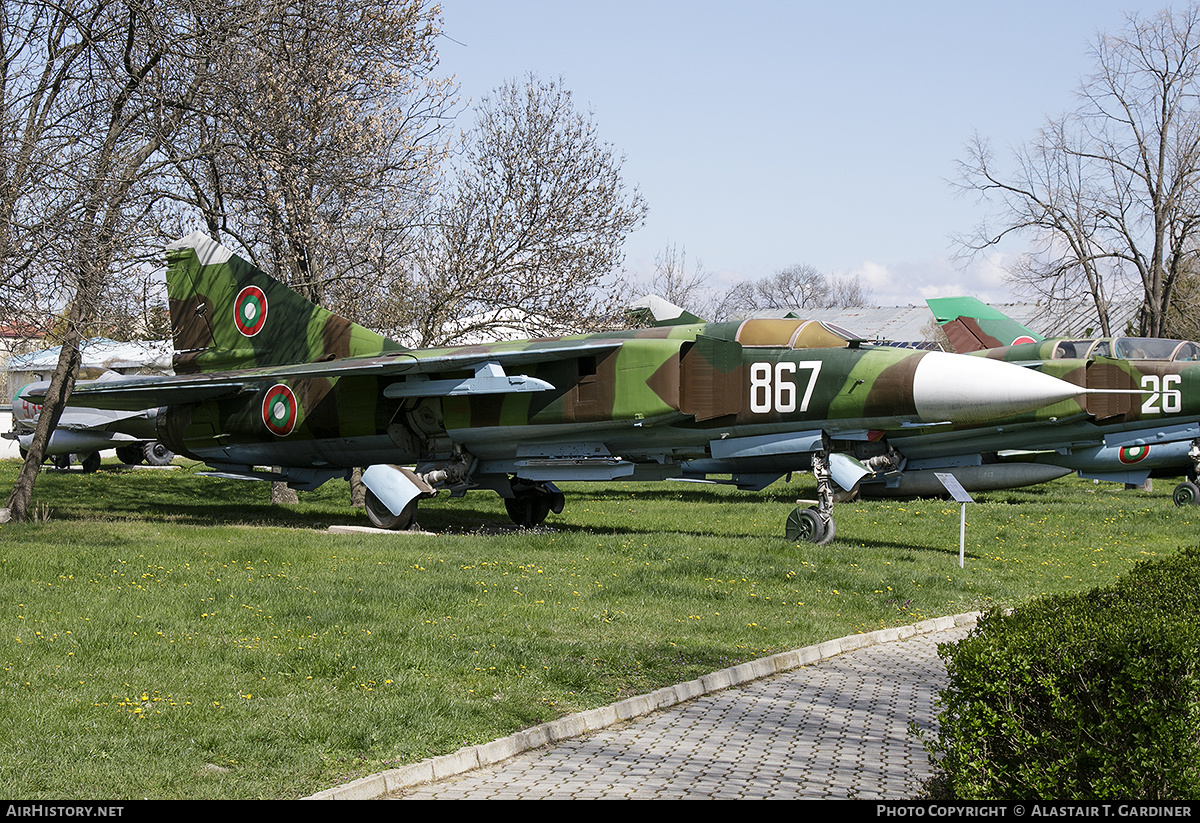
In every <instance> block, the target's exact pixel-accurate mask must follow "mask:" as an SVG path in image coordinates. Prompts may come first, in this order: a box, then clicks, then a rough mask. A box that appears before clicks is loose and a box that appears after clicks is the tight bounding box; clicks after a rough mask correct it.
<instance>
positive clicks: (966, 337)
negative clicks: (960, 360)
mask: <svg viewBox="0 0 1200 823" xmlns="http://www.w3.org/2000/svg"><path fill="white" fill-rule="evenodd" d="M925 302H926V303H927V304H928V306H929V310H930V311H932V312H933V317H934V319H935V320H936V321H937V323H938V325H939V326H941V327H942V330H943V331H944V332H946V336H947V337H949V338H950V345H951V346H953V347H954V350H955V351H957V352H959V353H962V354H965V353H967V352H973V351H979V350H981V349H998V348H1001V347H1002V346H1013V345H1016V344H1018V343H1036V342H1039V341H1041V340H1042V339H1043V338H1042V336H1041V335H1040V334H1038V333H1037V332H1035V331H1032V330H1031V329H1028V328H1026V327H1025V326H1022V325H1021V324H1020V323H1018V322H1017V321H1016V320H1013V319H1012V318H1011V317H1009V316H1008V315H1006V314H1004V313H1002V312H999V311H997V310H996V309H993V308H992V307H991V306H989V305H988V304H986V303H984V302H982V301H980V300H977V299H975V298H974V297H935V298H931V299H929V300H926V301H925Z"/></svg>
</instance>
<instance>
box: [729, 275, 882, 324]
mask: <svg viewBox="0 0 1200 823" xmlns="http://www.w3.org/2000/svg"><path fill="white" fill-rule="evenodd" d="M868 299H869V290H868V289H867V288H866V287H865V286H863V285H862V281H861V280H860V279H859V278H858V277H849V278H839V277H836V276H830V275H826V274H823V273H822V272H820V271H818V270H817V269H816V268H814V267H813V266H810V265H808V264H807V263H799V264H796V265H793V266H788V267H787V268H785V269H780V270H779V271H776V272H775V273H774V274H771V275H768V276H767V277H764V278H762V279H760V280H743V281H741V282H739V283H735V284H734V285H733V286H731V287H730V288H729V290H728V291H727V292H726V293H725V295H724V296H723V297H722V298H721V300H720V301H719V303H718V310H717V315H718V316H720V317H721V318H723V319H733V318H737V317H746V316H749V315H752V314H754V313H756V312H764V311H791V310H793V309H814V308H819V309H829V308H839V307H844V306H861V305H863V303H865V302H866V301H867V300H868Z"/></svg>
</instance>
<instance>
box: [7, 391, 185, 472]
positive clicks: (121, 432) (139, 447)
mask: <svg viewBox="0 0 1200 823" xmlns="http://www.w3.org/2000/svg"><path fill="white" fill-rule="evenodd" d="M94 379H95V380H97V381H101V382H106V381H120V380H128V379H131V378H128V377H126V376H125V375H122V374H118V373H117V372H114V371H104V372H101V373H100V375H99V376H98V377H96V378H94ZM49 385H50V382H49V381H48V380H43V381H39V382H36V383H29V384H27V385H25V386H22V387H21V389H20V390H19V391H18V392H17V394H16V397H14V398H13V403H12V421H13V429H12V431H11V432H4V433H2V434H0V437H3V438H5V439H7V440H15V441H17V447H18V449H19V450H20V453H21V454H22V455H24V453H25V451H26V450H27V449H28V448H29V443H30V441H31V440H32V439H33V432H34V429H35V428H37V422H38V417H39V416H40V414H41V411H42V407H41V406H40V405H39V404H38V403H36V402H33V401H32V400H30V398H31V397H32V396H33V395H35V394H40V395H44V393H45V391H46V388H47V387H48V386H49ZM78 385H79V386H84V385H87V382H85V381H80V383H79V384H78ZM156 413H157V409H139V410H121V411H114V410H110V409H81V408H72V409H66V410H64V412H63V414H62V417H60V418H59V421H58V426H57V427H56V428H55V429H54V431H53V432H51V433H50V441H49V442H48V443H47V444H46V450H45V456H46V457H48V458H49V459H50V460H51V461H52V462H53V463H54V465H55V466H57V467H58V468H60V469H65V468H67V467H68V466H70V465H71V461H72V459H73V458H74V459H78V461H79V464H80V466H81V468H82V469H83V471H85V472H94V471H96V470H97V469H98V468H99V467H100V452H101V451H104V450H106V449H115V450H116V453H117V457H118V458H119V459H120V460H121V462H123V463H126V464H128V465H137V464H138V463H141V462H143V461H145V462H147V463H149V464H151V465H154V466H165V465H167V464H168V463H170V462H171V460H172V459H173V458H174V457H175V455H173V454H171V452H170V451H169V450H168V449H167V448H166V447H165V446H163V445H162V444H161V443H159V442H158V441H157V440H156V439H155V438H157V437H158V434H157V433H156V431H155V429H156V426H155V419H154V418H155V415H156Z"/></svg>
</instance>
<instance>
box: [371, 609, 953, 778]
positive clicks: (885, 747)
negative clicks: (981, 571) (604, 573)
mask: <svg viewBox="0 0 1200 823" xmlns="http://www.w3.org/2000/svg"><path fill="white" fill-rule="evenodd" d="M970 628H971V627H970V626H969V625H966V626H957V627H954V628H951V629H946V630H942V631H935V632H930V633H927V634H920V635H915V636H912V637H909V638H907V639H904V640H896V641H892V642H888V643H880V644H877V645H873V646H866V647H863V648H860V649H856V650H855V651H852V652H846V653H843V654H840V655H837V656H835V657H831V658H827V659H824V660H821V661H819V662H817V663H814V664H811V665H808V666H803V667H801V668H797V669H793V670H791V671H788V672H784V673H782V674H778V675H773V676H770V677H766V678H762V679H759V680H755V681H751V682H749V683H745V684H742V685H740V686H736V687H733V688H730V689H726V690H724V691H720V692H715V693H712V694H708V695H704V696H701V697H697V698H695V699H693V700H690V701H688V702H686V703H681V704H679V705H676V706H673V707H670V708H666V709H661V710H659V711H656V712H654V713H652V714H650V715H647V716H645V717H641V718H637V719H633V720H629V721H625V722H623V723H620V724H618V725H616V726H613V727H610V728H607V729H604V730H602V731H599V732H595V733H592V734H590V735H586V736H584V737H580V738H575V739H571V740H565V741H562V742H560V743H557V744H554V745H551V746H548V747H545V748H542V749H537V750H534V751H529V752H525V753H523V754H520V755H518V756H516V757H514V758H512V759H510V760H507V761H505V762H504V763H501V764H499V765H495V766H491V767H487V768H481V769H476V770H475V771H471V772H467V773H465V774H462V775H459V776H457V777H453V778H448V779H446V780H442V781H440V782H437V783H432V784H427V785H422V786H415V787H412V788H405V789H401V790H398V791H397V792H394V793H393V794H392V795H391V797H392V798H394V799H412V800H430V799H463V800H467V799H526V800H527V799H564V798H576V799H616V798H630V799H633V798H637V799H643V798H644V799H704V798H712V799H736V798H747V799H749V798H761V799H767V798H771V799H789V800H790V799H798V798H814V799H816V798H840V799H849V798H854V799H860V800H868V799H869V800H876V799H890V800H903V799H909V798H912V797H914V796H916V794H917V792H919V791H920V788H921V785H922V783H923V782H924V781H925V780H926V779H928V777H929V776H930V774H931V769H930V766H929V762H928V757H927V755H926V753H925V751H924V747H923V745H922V744H921V742H920V741H918V740H916V739H914V738H913V737H912V736H911V735H910V734H909V724H910V723H915V724H916V725H917V726H918V727H919V728H922V729H925V730H931V729H933V727H934V725H935V723H936V717H935V715H934V708H935V707H934V701H935V699H936V697H937V693H938V690H939V689H940V688H941V687H942V685H944V683H945V668H944V667H943V665H942V662H941V660H940V658H939V657H938V655H937V644H939V643H946V642H952V641H955V640H959V639H961V638H963V637H965V636H966V635H967V633H968V632H969V631H970Z"/></svg>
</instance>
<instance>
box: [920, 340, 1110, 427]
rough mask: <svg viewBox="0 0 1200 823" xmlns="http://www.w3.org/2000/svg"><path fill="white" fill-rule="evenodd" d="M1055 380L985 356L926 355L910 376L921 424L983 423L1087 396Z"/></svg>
mask: <svg viewBox="0 0 1200 823" xmlns="http://www.w3.org/2000/svg"><path fill="white" fill-rule="evenodd" d="M1086 391H1087V390H1086V389H1084V388H1083V387H1082V386H1076V385H1074V384H1073V383H1068V382H1066V381H1065V380H1059V379H1058V378H1057V377H1051V376H1050V375H1048V374H1042V373H1041V372H1039V371H1034V370H1033V369H1028V368H1025V367H1023V366H1015V365H1013V364H1012V363H1005V362H1003V361H1000V360H989V359H987V358H984V357H968V356H967V355H962V354H947V353H945V352H929V354H927V355H926V356H925V357H923V358H921V362H920V363H918V364H917V369H916V373H915V374H914V375H913V402H914V403H915V405H916V407H917V413H918V414H919V415H920V416H921V419H922V420H924V421H926V422H929V423H936V422H940V421H943V420H946V421H950V422H953V423H987V422H990V421H993V420H1002V419H1004V418H1006V417H1012V416H1014V415H1017V414H1021V413H1023V412H1029V411H1033V410H1034V409H1037V408H1040V407H1042V406H1049V405H1051V404H1052V403H1058V402H1060V401H1063V400H1070V399H1071V398H1072V397H1078V396H1080V395H1082V394H1085V393H1086Z"/></svg>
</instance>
